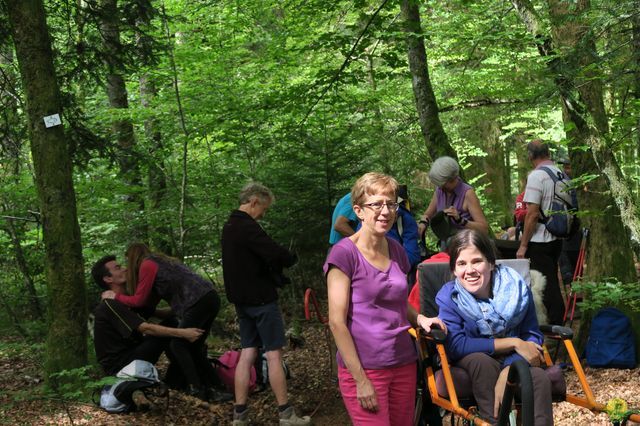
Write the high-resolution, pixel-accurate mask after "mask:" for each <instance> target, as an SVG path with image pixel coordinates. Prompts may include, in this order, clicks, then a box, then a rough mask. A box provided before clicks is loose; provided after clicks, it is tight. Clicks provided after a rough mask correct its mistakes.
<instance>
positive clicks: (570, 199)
mask: <svg viewBox="0 0 640 426" xmlns="http://www.w3.org/2000/svg"><path fill="white" fill-rule="evenodd" d="M540 169H541V170H544V171H545V172H547V174H548V175H549V177H550V178H551V179H552V180H553V200H551V207H550V208H549V210H547V211H545V212H543V211H540V213H541V216H542V217H541V218H540V219H539V222H540V223H543V224H544V226H545V228H546V229H547V231H549V233H551V235H553V236H555V237H558V238H571V237H572V236H573V235H574V234H575V233H576V232H577V231H578V230H579V229H580V220H579V219H578V216H576V213H577V211H578V197H577V194H576V190H575V189H574V188H572V187H571V179H569V176H567V175H566V173H564V172H562V171H558V172H554V171H553V170H551V169H550V168H548V167H541V168H540Z"/></svg>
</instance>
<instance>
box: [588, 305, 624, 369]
mask: <svg viewBox="0 0 640 426" xmlns="http://www.w3.org/2000/svg"><path fill="white" fill-rule="evenodd" d="M584 351H585V356H586V359H587V365H589V366H590V367H606V368H635V366H636V347H635V340H634V338H633V331H632V329H631V321H630V320H629V318H628V317H627V316H626V315H625V314H624V313H622V312H621V311H619V310H618V309H616V308H604V309H601V310H600V311H598V313H597V314H596V315H595V316H594V317H593V321H592V322H591V330H590V331H589V338H588V340H587V346H586V347H585V350H584Z"/></svg>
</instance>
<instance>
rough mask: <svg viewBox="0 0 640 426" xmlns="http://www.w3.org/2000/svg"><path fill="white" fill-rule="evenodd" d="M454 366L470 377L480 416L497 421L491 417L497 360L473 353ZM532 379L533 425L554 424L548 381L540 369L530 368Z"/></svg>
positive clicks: (497, 373)
mask: <svg viewBox="0 0 640 426" xmlns="http://www.w3.org/2000/svg"><path fill="white" fill-rule="evenodd" d="M456 366H458V367H461V368H463V369H465V370H466V372H467V373H468V374H469V377H470V378H471V389H472V391H473V397H474V398H475V400H476V403H477V404H478V410H479V411H480V416H482V417H483V418H485V419H487V420H488V421H490V422H491V423H492V424H495V423H496V422H497V420H496V418H495V417H494V416H493V403H494V399H495V386H496V382H497V381H498V376H499V375H500V371H501V370H502V368H501V366H500V362H498V361H497V360H495V359H494V358H492V357H491V356H489V355H487V354H483V353H473V354H469V355H467V356H465V357H464V358H462V359H461V360H460V361H458V362H457V364H456ZM531 379H532V380H533V405H534V416H535V421H534V424H535V425H536V426H548V425H553V407H552V405H551V402H552V400H551V381H550V380H549V377H548V376H547V374H546V373H545V372H544V370H543V369H541V368H538V367H531Z"/></svg>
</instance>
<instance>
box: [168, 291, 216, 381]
mask: <svg viewBox="0 0 640 426" xmlns="http://www.w3.org/2000/svg"><path fill="white" fill-rule="evenodd" d="M219 310H220V297H218V293H216V292H215V290H212V291H210V292H209V293H207V294H206V295H204V296H203V297H202V298H200V300H198V302H196V304H195V305H193V306H192V307H190V308H189V309H187V311H186V312H185V313H184V317H183V318H182V320H181V321H180V328H190V327H197V328H201V329H203V330H205V333H203V334H202V336H200V338H199V339H198V340H196V341H195V342H193V343H189V342H188V341H187V340H185V339H178V338H174V339H171V342H170V343H169V347H170V348H171V353H172V354H173V356H174V358H175V360H176V362H177V364H178V366H179V367H180V369H181V370H182V373H183V374H184V377H185V379H186V382H187V385H193V386H195V387H201V386H212V385H213V384H214V382H213V381H214V379H213V377H214V376H215V371H214V369H213V366H212V365H211V363H210V362H209V360H208V359H207V350H206V349H207V348H206V345H205V341H206V340H207V336H209V330H210V329H211V324H213V320H214V319H215V318H216V316H217V315H218V311H219Z"/></svg>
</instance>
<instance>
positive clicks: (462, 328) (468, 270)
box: [436, 229, 553, 426]
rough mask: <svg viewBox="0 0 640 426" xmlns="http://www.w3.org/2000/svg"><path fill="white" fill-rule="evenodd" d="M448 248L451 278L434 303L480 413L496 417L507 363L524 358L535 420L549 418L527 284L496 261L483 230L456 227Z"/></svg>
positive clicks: (550, 421) (448, 346)
mask: <svg viewBox="0 0 640 426" xmlns="http://www.w3.org/2000/svg"><path fill="white" fill-rule="evenodd" d="M448 252H449V256H450V260H449V266H450V268H451V270H452V272H453V274H454V275H455V280H453V281H450V282H448V283H447V284H445V285H444V287H442V288H441V289H440V291H439V292H438V294H437V296H436V303H437V305H438V306H439V308H440V310H439V317H440V318H442V321H444V323H445V324H446V325H447V329H448V334H447V338H446V341H445V346H446V349H447V355H448V356H449V360H450V361H451V362H452V363H453V364H454V365H456V366H458V367H461V368H463V369H464V370H466V372H467V373H468V374H469V377H470V378H471V384H472V392H473V396H474V398H475V400H476V402H477V404H478V408H479V410H480V415H481V416H482V417H483V418H485V419H487V420H488V421H490V422H491V423H492V424H493V423H495V422H496V417H497V414H498V410H499V404H500V403H501V402H502V395H503V393H504V388H505V384H506V380H507V375H508V372H509V366H510V365H511V364H512V363H513V362H514V361H515V360H517V359H524V360H525V361H527V362H528V363H529V364H530V366H531V368H530V370H531V377H532V380H533V391H534V405H535V407H534V414H535V419H534V422H535V424H536V425H538V426H542V425H544V426H547V425H550V424H553V410H552V405H551V402H552V398H551V381H550V379H549V377H548V376H547V375H546V374H545V372H544V370H542V369H541V368H540V366H541V365H543V362H544V358H543V352H542V346H541V345H542V342H543V339H544V337H543V334H542V333H541V331H540V328H539V326H538V320H537V319H536V311H535V306H534V303H533V296H532V294H531V290H530V289H529V287H528V286H527V284H526V283H525V282H524V279H523V278H522V277H521V276H520V275H519V274H518V273H517V272H516V271H515V270H513V269H512V268H510V267H508V266H504V265H496V255H495V248H494V247H493V245H492V243H491V240H490V239H489V238H488V236H487V235H486V234H485V233H484V232H479V231H476V230H471V229H469V230H464V231H461V232H459V233H457V234H456V235H454V236H453V237H452V239H451V240H450V242H449V248H448Z"/></svg>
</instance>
